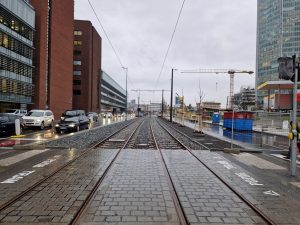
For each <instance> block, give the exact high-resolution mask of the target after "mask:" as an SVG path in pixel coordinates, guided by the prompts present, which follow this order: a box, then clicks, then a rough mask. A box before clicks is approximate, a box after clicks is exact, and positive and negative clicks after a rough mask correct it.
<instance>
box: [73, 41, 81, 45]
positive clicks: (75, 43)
mask: <svg viewBox="0 0 300 225" xmlns="http://www.w3.org/2000/svg"><path fill="white" fill-rule="evenodd" d="M74 45H75V46H81V45H82V41H74Z"/></svg>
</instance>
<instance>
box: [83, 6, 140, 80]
mask: <svg viewBox="0 0 300 225" xmlns="http://www.w3.org/2000/svg"><path fill="white" fill-rule="evenodd" d="M88 3H89V5H90V6H91V8H92V11H93V13H94V15H95V16H96V19H97V21H98V22H99V24H100V26H101V28H102V30H103V32H104V35H105V37H106V38H107V40H108V43H109V45H110V47H111V48H112V50H113V52H114V54H115V56H116V58H117V60H118V62H119V64H120V65H121V68H123V67H125V66H124V65H123V63H122V60H121V58H120V56H119V54H118V52H117V51H116V49H115V47H114V46H113V44H112V42H111V40H110V38H109V36H108V34H107V33H106V31H105V29H104V26H103V24H102V23H101V21H100V18H99V16H98V14H97V12H96V10H95V8H94V6H93V5H92V3H91V1H90V0H88ZM127 76H128V81H129V83H130V84H131V85H132V86H134V85H133V83H132V81H131V79H130V77H129V75H127Z"/></svg>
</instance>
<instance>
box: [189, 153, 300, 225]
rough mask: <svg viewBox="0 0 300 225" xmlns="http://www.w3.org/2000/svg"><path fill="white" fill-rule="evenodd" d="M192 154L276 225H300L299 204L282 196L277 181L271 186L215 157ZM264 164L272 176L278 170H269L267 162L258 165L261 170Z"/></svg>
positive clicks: (292, 197)
mask: <svg viewBox="0 0 300 225" xmlns="http://www.w3.org/2000/svg"><path fill="white" fill-rule="evenodd" d="M194 154H196V155H197V157H198V158H199V159H201V160H202V161H203V162H205V163H206V164H207V165H209V167H210V168H213V169H214V171H216V172H217V173H218V174H219V175H220V176H222V177H223V178H224V179H225V180H226V181H227V182H229V183H230V184H231V185H233V186H234V188H235V189H236V190H237V191H239V192H240V193H241V194H243V195H244V196H245V197H246V198H247V199H248V200H249V201H250V202H251V203H252V204H255V205H256V206H257V207H258V208H260V209H261V210H262V211H263V212H264V213H265V214H267V215H268V216H269V217H270V218H272V220H273V221H275V222H276V223H277V224H281V225H296V224H297V225H299V224H300V215H299V209H300V203H299V201H297V200H296V196H293V195H291V194H290V193H289V192H288V191H287V190H286V191H285V192H283V191H282V190H281V189H280V188H279V186H280V182H281V181H280V180H273V179H272V181H271V182H270V180H269V179H268V178H267V177H265V178H264V179H263V176H257V175H255V174H253V173H251V172H250V171H249V170H245V169H243V168H242V167H240V166H238V165H237V164H236V163H234V162H231V161H230V160H228V159H226V158H224V157H222V156H221V155H220V154H217V153H213V152H201V153H200V152H196V151H194ZM249 161H250V160H249ZM250 162H251V161H250ZM264 164H265V166H266V168H268V169H266V170H265V171H264V172H265V173H272V171H274V172H275V171H276V170H278V169H281V167H279V166H277V165H275V164H274V165H273V166H274V168H273V169H272V167H271V166H272V164H271V163H269V162H267V161H266V162H264V163H262V162H260V166H264ZM274 182H276V183H277V184H274ZM298 194H299V190H298Z"/></svg>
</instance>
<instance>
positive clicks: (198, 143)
mask: <svg viewBox="0 0 300 225" xmlns="http://www.w3.org/2000/svg"><path fill="white" fill-rule="evenodd" d="M162 121H163V123H165V124H167V123H166V121H164V120H162ZM168 126H169V125H168ZM169 127H171V126H169ZM172 129H174V130H176V131H177V132H178V133H180V134H181V135H182V136H184V137H186V138H187V139H189V140H190V141H192V142H194V143H195V144H197V145H200V146H202V147H203V148H205V149H206V150H210V148H209V147H207V146H205V145H203V144H201V143H200V142H198V141H196V140H194V139H192V138H191V137H189V136H188V135H186V134H185V133H183V132H181V131H180V130H178V129H176V128H173V127H172Z"/></svg>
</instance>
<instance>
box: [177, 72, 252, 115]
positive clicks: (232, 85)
mask: <svg viewBox="0 0 300 225" xmlns="http://www.w3.org/2000/svg"><path fill="white" fill-rule="evenodd" d="M181 73H214V74H219V73H226V74H229V76H230V90H229V104H228V105H229V107H228V108H229V109H232V108H233V94H234V93H233V92H234V74H236V73H247V74H253V73H254V72H253V71H250V70H249V71H248V70H233V69H198V70H181Z"/></svg>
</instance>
